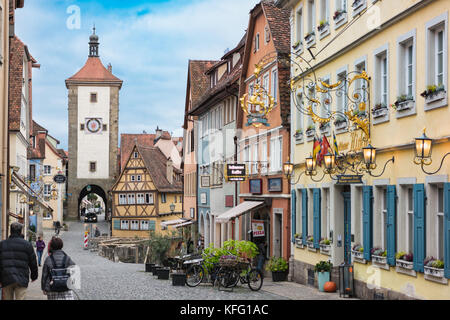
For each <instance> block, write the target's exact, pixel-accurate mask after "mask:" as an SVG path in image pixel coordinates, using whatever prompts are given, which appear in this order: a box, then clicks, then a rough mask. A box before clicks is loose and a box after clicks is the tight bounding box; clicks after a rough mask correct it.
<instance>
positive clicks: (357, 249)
mask: <svg viewBox="0 0 450 320" xmlns="http://www.w3.org/2000/svg"><path fill="white" fill-rule="evenodd" d="M352 256H353V258H354V259H355V258H356V259H361V260H363V259H364V248H363V247H362V246H361V245H360V244H359V243H358V244H355V245H354V246H353V248H352Z"/></svg>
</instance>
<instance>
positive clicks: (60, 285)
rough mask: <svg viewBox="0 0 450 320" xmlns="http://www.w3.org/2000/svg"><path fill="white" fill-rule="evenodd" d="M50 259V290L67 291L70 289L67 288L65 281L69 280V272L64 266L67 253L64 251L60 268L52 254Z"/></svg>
mask: <svg viewBox="0 0 450 320" xmlns="http://www.w3.org/2000/svg"><path fill="white" fill-rule="evenodd" d="M50 259H51V260H52V263H53V268H52V269H51V270H50V291H52V292H65V291H69V290H70V289H69V288H68V286H67V283H68V282H69V278H70V273H69V271H68V270H67V268H65V265H66V261H67V255H66V254H65V253H64V259H63V262H62V266H61V267H60V268H58V267H57V266H56V262H55V258H54V257H53V255H51V256H50Z"/></svg>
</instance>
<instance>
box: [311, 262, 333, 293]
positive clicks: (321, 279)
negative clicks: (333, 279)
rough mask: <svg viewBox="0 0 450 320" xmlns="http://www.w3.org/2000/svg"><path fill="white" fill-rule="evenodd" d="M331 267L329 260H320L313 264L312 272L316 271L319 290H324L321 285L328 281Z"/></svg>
mask: <svg viewBox="0 0 450 320" xmlns="http://www.w3.org/2000/svg"><path fill="white" fill-rule="evenodd" d="M332 268H333V264H332V263H331V261H320V262H319V263H317V264H316V265H315V266H314V272H317V280H318V285H319V291H322V292H324V289H323V286H324V285H325V283H326V282H328V281H330V272H331V269H332Z"/></svg>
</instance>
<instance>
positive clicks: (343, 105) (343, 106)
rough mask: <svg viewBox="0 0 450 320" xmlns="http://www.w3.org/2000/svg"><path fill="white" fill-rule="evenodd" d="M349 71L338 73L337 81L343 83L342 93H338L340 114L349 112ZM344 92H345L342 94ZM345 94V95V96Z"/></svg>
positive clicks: (341, 86)
mask: <svg viewBox="0 0 450 320" xmlns="http://www.w3.org/2000/svg"><path fill="white" fill-rule="evenodd" d="M346 78H347V71H342V72H340V73H338V75H337V80H338V81H342V84H341V85H340V89H339V90H341V92H340V93H338V92H337V93H336V100H337V111H339V112H346V111H347V99H346V97H347V94H346V93H347V81H346ZM342 91H344V92H342ZM343 93H344V94H343Z"/></svg>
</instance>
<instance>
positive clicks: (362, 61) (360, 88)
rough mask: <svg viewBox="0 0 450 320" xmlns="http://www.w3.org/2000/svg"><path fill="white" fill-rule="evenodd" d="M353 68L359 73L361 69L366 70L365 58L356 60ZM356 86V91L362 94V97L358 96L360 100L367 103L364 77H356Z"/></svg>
mask: <svg viewBox="0 0 450 320" xmlns="http://www.w3.org/2000/svg"><path fill="white" fill-rule="evenodd" d="M355 70H356V72H357V73H359V74H361V73H362V72H363V71H366V70H367V66H366V58H365V57H364V58H362V59H360V60H358V61H357V62H356V63H355ZM356 81H357V83H356V88H357V90H358V91H357V92H358V93H360V94H361V95H362V97H361V98H360V99H361V101H363V102H366V103H367V91H366V90H367V87H366V86H367V83H366V81H365V80H364V79H358V80H356Z"/></svg>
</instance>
